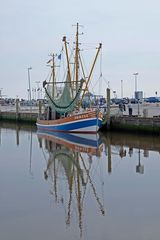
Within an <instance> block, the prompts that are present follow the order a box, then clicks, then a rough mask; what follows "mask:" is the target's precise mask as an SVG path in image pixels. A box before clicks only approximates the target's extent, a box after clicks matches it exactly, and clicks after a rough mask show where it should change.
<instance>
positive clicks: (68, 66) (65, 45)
mask: <svg viewBox="0 0 160 240" xmlns="http://www.w3.org/2000/svg"><path fill="white" fill-rule="evenodd" d="M62 41H63V42H64V47H65V51H66V58H67V75H68V80H69V82H70V83H71V91H72V94H73V89H72V82H71V80H72V79H71V70H70V65H69V57H68V48H67V41H66V36H64V37H63V40H62Z"/></svg>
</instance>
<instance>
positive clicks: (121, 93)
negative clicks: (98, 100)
mask: <svg viewBox="0 0 160 240" xmlns="http://www.w3.org/2000/svg"><path fill="white" fill-rule="evenodd" d="M121 98H122V99H123V80H121Z"/></svg>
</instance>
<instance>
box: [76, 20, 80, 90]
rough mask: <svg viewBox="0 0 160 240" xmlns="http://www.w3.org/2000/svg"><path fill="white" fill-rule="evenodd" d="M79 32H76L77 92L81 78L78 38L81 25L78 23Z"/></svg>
mask: <svg viewBox="0 0 160 240" xmlns="http://www.w3.org/2000/svg"><path fill="white" fill-rule="evenodd" d="M76 26H77V31H76V50H75V64H76V92H77V90H78V77H79V59H78V57H79V38H78V34H79V33H78V31H79V23H77V25H76Z"/></svg>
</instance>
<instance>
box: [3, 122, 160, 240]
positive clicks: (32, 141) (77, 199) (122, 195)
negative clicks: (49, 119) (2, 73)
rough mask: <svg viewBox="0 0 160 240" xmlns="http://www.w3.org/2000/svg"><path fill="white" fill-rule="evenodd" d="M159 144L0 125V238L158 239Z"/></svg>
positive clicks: (118, 136)
mask: <svg viewBox="0 0 160 240" xmlns="http://www.w3.org/2000/svg"><path fill="white" fill-rule="evenodd" d="M159 183H160V138H159V137H155V136H142V135H139V136H138V135H130V134H122V133H99V134H98V135H95V136H93V135H92V136H90V135H86V136H83V135H80V136H79V135H71V136H70V135H69V137H68V136H66V135H61V134H50V133H47V132H46V133H43V132H37V130H36V128H35V127H33V126H30V125H16V124H13V123H12V124H11V123H3V122H1V125H0V192H1V194H0V239H2V240H22V239H23V240H28V239H29V240H43V239H45V240H50V239H55V240H64V239H65V240H75V239H82V240H97V239H98V240H106V239H108V240H115V239H119V240H135V239H141V240H150V239H154V240H159V238H160V228H159V224H160V207H159V203H160V188H159Z"/></svg>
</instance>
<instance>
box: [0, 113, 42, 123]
mask: <svg viewBox="0 0 160 240" xmlns="http://www.w3.org/2000/svg"><path fill="white" fill-rule="evenodd" d="M37 117H38V113H36V112H21V113H16V112H0V120H3V121H13V122H28V123H36V120H37Z"/></svg>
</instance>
